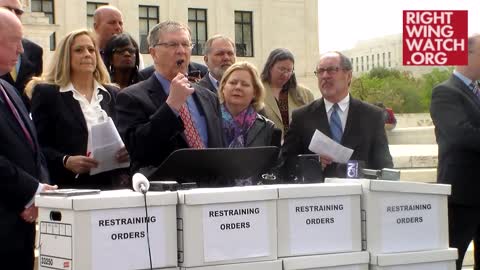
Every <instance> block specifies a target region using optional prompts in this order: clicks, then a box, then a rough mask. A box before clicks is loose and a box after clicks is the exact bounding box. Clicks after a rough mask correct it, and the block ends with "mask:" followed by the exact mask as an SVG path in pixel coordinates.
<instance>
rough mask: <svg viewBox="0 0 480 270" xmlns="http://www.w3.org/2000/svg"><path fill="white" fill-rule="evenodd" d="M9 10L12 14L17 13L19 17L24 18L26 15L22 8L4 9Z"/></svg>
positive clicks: (7, 7)
mask: <svg viewBox="0 0 480 270" xmlns="http://www.w3.org/2000/svg"><path fill="white" fill-rule="evenodd" d="M4 8H6V9H8V10H10V11H11V12H13V13H15V15H17V16H22V15H23V13H25V10H23V9H21V8H14V7H9V6H6V7H4Z"/></svg>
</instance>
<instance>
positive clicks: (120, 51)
mask: <svg viewBox="0 0 480 270" xmlns="http://www.w3.org/2000/svg"><path fill="white" fill-rule="evenodd" d="M125 52H128V53H129V54H136V53H137V52H138V49H137V48H130V47H127V48H114V49H113V50H112V53H118V54H124V53H125Z"/></svg>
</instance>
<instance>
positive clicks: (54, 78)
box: [25, 29, 110, 98]
mask: <svg viewBox="0 0 480 270" xmlns="http://www.w3.org/2000/svg"><path fill="white" fill-rule="evenodd" d="M81 35H87V36H88V37H89V38H90V39H91V40H92V42H93V46H94V47H95V58H96V62H97V66H96V67H95V71H94V72H93V77H94V79H95V80H96V81H97V82H99V83H100V84H102V85H106V84H110V75H109V74H108V71H107V68H106V67H105V64H104V63H103V60H102V58H101V57H100V52H99V51H98V46H97V43H96V41H95V37H94V36H93V34H92V32H90V31H89V30H87V29H79V30H74V31H72V32H70V33H68V34H67V35H66V36H65V37H64V38H63V39H62V40H61V41H60V42H59V44H58V47H57V49H56V50H55V53H54V54H53V58H52V60H51V61H50V63H49V65H48V67H47V69H46V71H44V72H43V73H42V75H41V76H40V77H33V78H32V80H31V81H30V82H29V83H28V84H27V86H26V87H25V92H26V94H27V96H29V97H30V98H31V97H32V91H33V88H34V87H35V85H37V84H40V83H47V84H55V85H58V86H60V87H65V86H67V85H68V84H69V83H70V81H71V77H70V68H71V61H70V60H71V59H70V58H71V55H70V49H71V47H72V45H73V41H74V40H75V38H76V37H78V36H81Z"/></svg>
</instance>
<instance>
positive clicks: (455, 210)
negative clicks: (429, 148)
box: [430, 35, 480, 270]
mask: <svg viewBox="0 0 480 270" xmlns="http://www.w3.org/2000/svg"><path fill="white" fill-rule="evenodd" d="M479 79H480V35H475V36H472V37H469V39H468V65H466V66H457V67H456V68H455V70H454V71H453V74H452V76H451V77H450V78H449V79H448V80H446V81H445V82H443V83H441V84H439V85H437V86H435V88H433V91H432V103H431V106H430V115H431V116H432V120H433V124H434V125H435V136H436V137H437V144H438V166H437V171H438V173H437V182H439V183H445V184H450V185H452V195H451V196H450V198H449V201H448V223H449V224H448V225H449V226H448V228H449V239H450V246H451V247H455V248H457V249H458V260H457V269H458V270H460V269H461V268H462V262H463V257H464V256H465V252H466V250H467V248H468V245H469V243H470V241H471V240H472V238H474V237H475V236H477V237H478V235H476V234H477V233H478V232H480V196H479V191H480V176H479V173H478V172H477V171H476V169H475V168H476V166H478V164H480V90H479V87H478V85H477V84H476V81H477V80H479ZM479 264H480V263H479V262H478V261H476V262H475V268H474V269H480V265H479Z"/></svg>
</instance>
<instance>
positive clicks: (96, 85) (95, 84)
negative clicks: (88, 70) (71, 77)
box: [60, 80, 108, 93]
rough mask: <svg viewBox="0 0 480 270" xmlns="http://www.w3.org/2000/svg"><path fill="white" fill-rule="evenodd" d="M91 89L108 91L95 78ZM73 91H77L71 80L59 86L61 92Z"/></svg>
mask: <svg viewBox="0 0 480 270" xmlns="http://www.w3.org/2000/svg"><path fill="white" fill-rule="evenodd" d="M93 89H94V90H96V89H100V90H102V91H105V92H107V93H108V91H107V89H106V88H105V87H104V86H103V85H101V84H100V83H99V82H97V80H95V81H93ZM73 91H78V90H77V89H75V87H73V84H72V82H69V83H68V84H67V85H66V86H63V87H60V92H61V93H65V92H73Z"/></svg>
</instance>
